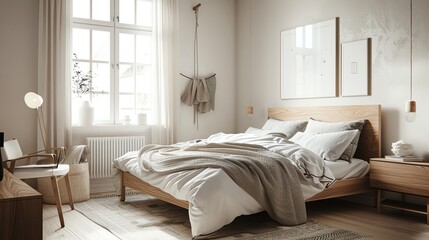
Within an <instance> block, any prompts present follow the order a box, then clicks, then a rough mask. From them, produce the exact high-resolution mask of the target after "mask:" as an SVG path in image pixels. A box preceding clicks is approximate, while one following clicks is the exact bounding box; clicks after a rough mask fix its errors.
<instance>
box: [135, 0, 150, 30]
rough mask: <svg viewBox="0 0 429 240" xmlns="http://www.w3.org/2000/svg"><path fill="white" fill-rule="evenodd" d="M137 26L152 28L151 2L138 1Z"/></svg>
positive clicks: (147, 0) (146, 0) (148, 0)
mask: <svg viewBox="0 0 429 240" xmlns="http://www.w3.org/2000/svg"><path fill="white" fill-rule="evenodd" d="M137 25H141V26H147V27H151V26H152V1H151V0H137Z"/></svg>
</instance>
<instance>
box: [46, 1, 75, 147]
mask: <svg viewBox="0 0 429 240" xmlns="http://www.w3.org/2000/svg"><path fill="white" fill-rule="evenodd" d="M70 14H71V1H70V0H39V46H38V47H39V48H38V94H39V95H41V96H42V97H43V100H44V102H43V105H42V109H43V113H44V116H45V122H46V130H47V133H46V134H47V139H46V140H47V144H48V146H49V147H57V146H68V145H69V144H70V143H71V133H70V132H71V118H70V105H71V103H70V84H69V83H70V79H69V76H70V66H71V61H70V59H71V58H70V44H71V41H70V29H71V28H70V26H71V15H70ZM38 146H39V149H40V147H41V146H43V144H42V141H41V138H40V137H38Z"/></svg>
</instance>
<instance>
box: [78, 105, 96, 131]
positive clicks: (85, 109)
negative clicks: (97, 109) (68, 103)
mask: <svg viewBox="0 0 429 240" xmlns="http://www.w3.org/2000/svg"><path fill="white" fill-rule="evenodd" d="M79 125H80V126H92V125H94V108H93V107H92V106H91V103H90V102H89V101H83V102H82V104H81V106H80V108H79Z"/></svg>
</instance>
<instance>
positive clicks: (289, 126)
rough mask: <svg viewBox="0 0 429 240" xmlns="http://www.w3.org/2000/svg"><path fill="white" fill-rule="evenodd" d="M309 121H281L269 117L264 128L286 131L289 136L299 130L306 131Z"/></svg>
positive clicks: (271, 130) (273, 130)
mask: <svg viewBox="0 0 429 240" xmlns="http://www.w3.org/2000/svg"><path fill="white" fill-rule="evenodd" d="M307 122H308V121H280V120H277V119H272V118H270V119H268V120H267V121H266V122H265V124H264V126H263V127H262V129H263V130H270V132H281V133H284V134H285V135H286V136H287V137H288V138H290V137H292V136H293V135H295V133H297V132H299V131H304V129H305V127H306V126H307Z"/></svg>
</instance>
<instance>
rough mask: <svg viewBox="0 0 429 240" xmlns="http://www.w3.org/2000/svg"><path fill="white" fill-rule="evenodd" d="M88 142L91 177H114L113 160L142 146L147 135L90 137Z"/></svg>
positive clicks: (87, 139)
mask: <svg viewBox="0 0 429 240" xmlns="http://www.w3.org/2000/svg"><path fill="white" fill-rule="evenodd" d="M86 142H87V145H88V148H89V161H90V162H89V163H90V166H91V167H90V177H91V178H108V177H112V163H113V160H114V159H115V158H118V157H120V156H122V155H124V154H125V153H127V152H129V151H136V150H139V149H140V148H142V147H143V146H144V143H145V137H144V136H129V137H88V138H86Z"/></svg>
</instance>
